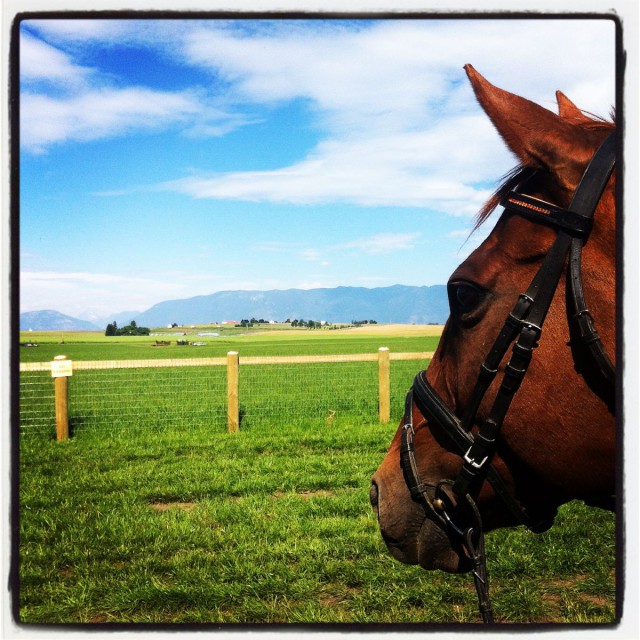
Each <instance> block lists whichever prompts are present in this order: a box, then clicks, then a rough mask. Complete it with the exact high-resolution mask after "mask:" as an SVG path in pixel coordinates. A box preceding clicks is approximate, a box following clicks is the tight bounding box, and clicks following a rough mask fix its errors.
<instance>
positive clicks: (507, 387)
mask: <svg viewBox="0 0 640 640" xmlns="http://www.w3.org/2000/svg"><path fill="white" fill-rule="evenodd" d="M615 156H616V144H615V132H613V133H611V134H610V135H609V136H608V137H607V138H606V139H605V141H604V142H603V143H602V144H601V145H600V147H599V148H598V150H597V151H596V152H595V154H594V156H593V157H592V159H591V161H590V163H589V165H588V166H587V168H586V170H585V172H584V174H583V176H582V179H581V180H580V184H579V185H578V188H577V189H576V191H575V193H574V195H573V198H572V199H571V203H570V204H569V206H568V207H567V208H566V209H563V208H561V207H557V206H555V205H552V204H549V203H548V202H545V201H542V200H539V199H537V198H533V197H531V196H528V195H525V194H522V193H517V192H515V191H511V192H509V193H508V194H507V195H506V196H505V197H504V198H503V199H502V201H501V202H500V204H501V206H503V207H504V208H505V209H507V210H509V211H511V212H514V213H516V214H518V215H521V216H524V217H526V218H528V219H529V220H532V221H533V222H535V223H539V224H543V225H547V226H550V227H552V228H554V229H555V230H556V231H557V236H556V238H555V241H554V243H553V244H552V246H551V248H550V249H549V251H548V253H547V254H546V256H545V257H544V259H543V261H542V264H541V266H540V268H539V270H538V272H537V273H536V275H535V276H534V278H533V280H532V281H531V284H530V285H529V287H528V288H527V290H526V291H525V292H524V293H521V294H520V296H519V297H518V300H517V302H516V304H515V306H514V307H513V309H512V311H511V313H510V314H509V315H508V316H507V319H506V321H505V323H504V326H503V327H502V330H501V331H500V333H499V334H498V337H497V338H496V340H495V342H494V343H493V346H492V348H491V349H490V351H489V353H488V354H487V356H486V358H485V360H484V362H483V363H482V365H481V367H480V372H479V375H478V379H477V381H476V384H475V387H474V389H473V391H472V394H471V397H470V400H469V402H468V404H467V405H466V407H465V408H464V410H463V411H462V412H461V417H460V418H459V417H458V416H457V415H455V414H454V413H453V411H452V410H451V409H450V408H449V407H448V406H447V405H446V404H445V402H444V401H443V400H442V398H441V397H440V396H439V395H438V393H437V392H436V391H435V389H434V388H433V387H432V386H431V384H430V383H429V382H428V381H427V379H426V378H425V375H424V374H425V371H421V372H419V373H418V374H417V375H416V377H415V379H414V381H413V386H412V387H411V389H410V391H409V393H408V394H407V397H406V400H405V412H404V425H403V427H402V441H401V447H400V464H401V467H402V471H403V475H404V478H405V482H406V484H407V487H408V488H409V490H410V491H411V495H412V497H413V499H414V500H416V501H418V502H419V503H420V504H421V505H422V506H423V508H424V510H425V512H426V514H427V517H429V518H430V519H431V520H433V521H434V522H435V523H436V524H438V525H439V526H441V527H442V528H443V530H445V531H446V532H447V533H448V535H449V537H450V540H451V541H452V542H453V543H456V544H458V545H460V546H461V547H462V549H463V550H464V553H465V554H466V556H467V557H468V559H469V560H470V561H471V563H472V565H473V568H472V573H473V577H474V582H475V586H476V591H477V594H478V604H479V609H480V612H481V614H482V617H483V620H484V622H488V623H492V622H493V613H492V610H491V603H490V600H489V582H488V575H487V569H486V559H485V554H484V534H483V530H482V519H481V516H480V512H479V509H478V507H477V504H476V501H477V497H478V494H479V492H480V489H481V487H482V485H483V483H484V481H485V480H487V481H488V482H489V483H490V484H491V486H492V488H493V490H494V492H495V493H496V495H497V496H499V497H500V499H501V500H502V502H503V504H504V505H505V507H506V508H507V510H508V511H509V512H510V513H511V514H512V515H513V516H514V518H515V519H516V522H518V524H523V525H525V526H527V527H528V528H529V529H530V530H531V531H534V532H536V533H540V532H542V531H546V530H547V529H548V528H549V527H550V526H551V524H552V520H553V519H552V518H551V520H549V519H548V518H547V519H544V518H543V519H538V518H535V517H533V516H532V515H531V513H530V512H529V511H528V510H527V508H526V507H525V506H524V505H522V504H521V503H520V502H519V501H518V499H517V498H516V497H515V496H513V495H512V494H511V492H510V491H509V490H508V488H507V486H506V484H505V483H504V481H503V480H502V478H501V476H500V475H499V473H498V472H497V471H496V469H495V468H494V467H493V466H492V464H491V459H492V457H493V455H494V453H495V451H496V448H497V439H498V436H499V433H500V428H501V426H502V424H503V422H504V419H505V416H506V414H507V412H508V410H509V407H510V405H511V401H512V400H513V397H514V395H515V394H516V392H517V391H518V389H519V387H520V385H521V383H522V380H523V379H524V377H525V375H526V373H527V369H528V367H529V364H530V362H531V359H532V355H533V350H534V349H535V348H536V347H537V345H538V341H539V340H540V337H541V334H542V326H543V323H544V320H545V318H546V316H547V312H548V311H549V307H550V306H551V301H552V299H553V296H554V294H555V291H556V288H557V286H558V283H559V281H560V277H561V275H562V272H563V271H564V268H565V264H566V262H567V255H568V256H569V263H568V269H567V278H568V284H567V291H568V296H567V321H568V323H569V324H570V326H571V323H572V322H574V323H575V324H576V325H577V329H578V337H579V339H580V341H581V343H582V344H583V345H584V347H585V348H586V350H587V352H588V353H589V356H590V358H591V360H592V362H593V363H594V365H595V368H596V370H597V371H598V372H599V374H600V376H601V378H602V380H603V381H604V384H605V385H607V387H608V388H609V390H610V391H611V393H613V387H614V386H615V368H614V366H613V365H612V363H611V359H610V358H609V357H608V355H607V353H606V351H605V349H604V347H603V345H602V342H601V340H600V337H599V335H598V333H597V331H596V329H595V326H594V321H593V318H592V317H591V315H590V314H589V311H588V310H587V307H586V304H585V299H584V290H583V286H582V268H581V254H582V247H583V246H584V244H585V243H586V241H587V239H588V237H589V234H590V232H591V228H592V226H593V218H594V214H595V210H596V207H597V205H598V202H599V201H600V198H601V197H602V193H603V191H604V189H605V186H606V184H607V182H608V180H609V176H610V175H611V172H612V171H613V167H614V165H615ZM511 343H513V348H512V354H511V357H510V359H509V362H508V364H507V365H506V366H505V368H504V373H503V377H502V381H501V384H500V387H499V389H498V391H497V394H496V396H495V399H494V401H493V405H492V407H491V409H490V411H489V413H488V416H487V418H486V419H484V420H483V421H482V423H481V424H480V427H479V429H478V430H477V432H476V433H475V434H473V433H472V431H471V428H472V426H473V424H474V421H475V419H476V414H477V412H478V408H479V406H480V403H481V402H482V400H483V398H484V396H485V394H486V392H487V389H488V388H489V386H490V385H491V383H492V382H493V380H494V378H495V377H496V374H497V373H498V368H499V365H500V363H501V361H502V359H503V357H504V355H505V353H506V352H507V349H508V348H509V345H511ZM414 405H415V406H416V407H417V408H418V410H419V411H420V413H421V414H422V416H423V417H424V418H425V419H426V420H427V421H428V423H429V427H430V428H432V429H433V428H435V429H438V430H439V431H440V432H442V433H444V434H446V435H447V436H448V439H449V440H450V442H451V445H452V447H453V449H454V450H455V452H456V453H458V454H459V455H460V456H461V457H462V458H463V461H464V462H463V465H462V468H461V469H460V472H459V473H458V476H457V477H456V478H455V480H450V479H442V480H440V481H438V482H436V483H432V484H429V483H423V482H422V480H421V478H420V474H419V472H418V466H417V461H416V456H415V448H414V437H415V429H414V425H413V408H414Z"/></svg>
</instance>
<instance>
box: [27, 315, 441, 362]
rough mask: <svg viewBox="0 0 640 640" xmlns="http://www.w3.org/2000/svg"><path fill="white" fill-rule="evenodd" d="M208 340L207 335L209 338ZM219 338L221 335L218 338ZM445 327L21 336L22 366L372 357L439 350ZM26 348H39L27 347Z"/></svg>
mask: <svg viewBox="0 0 640 640" xmlns="http://www.w3.org/2000/svg"><path fill="white" fill-rule="evenodd" d="M207 334H208V335H207ZM215 334H217V335H215ZM441 334H442V326H440V325H403V324H393V325H384V324H372V325H361V326H358V327H353V326H347V325H345V326H343V327H341V328H339V329H329V328H320V329H307V328H294V327H291V326H290V325H288V324H261V325H254V326H253V327H251V328H245V327H242V328H241V327H234V326H231V325H196V326H190V327H175V328H173V329H168V328H156V329H152V330H151V335H149V336H105V335H104V332H101V331H74V332H61V331H30V332H26V331H25V332H21V333H20V344H21V345H23V346H21V347H20V349H19V357H20V361H21V362H46V361H49V360H52V359H53V358H54V357H55V356H57V355H66V356H67V358H69V359H72V360H127V359H155V358H211V357H221V356H224V355H226V354H227V353H228V352H229V351H237V352H239V353H240V356H241V357H242V355H246V356H261V355H313V354H344V353H370V352H374V351H376V350H377V349H379V348H380V347H388V348H389V349H390V350H392V351H395V352H407V351H411V352H413V351H433V350H435V348H436V346H437V343H438V340H439V339H440V335H441ZM26 345H37V346H31V347H28V346H26Z"/></svg>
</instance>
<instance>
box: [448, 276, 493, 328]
mask: <svg viewBox="0 0 640 640" xmlns="http://www.w3.org/2000/svg"><path fill="white" fill-rule="evenodd" d="M484 298H485V293H484V291H483V289H481V288H480V287H478V286H476V285H475V284H472V283H471V282H466V281H457V282H450V283H449V305H450V307H451V313H453V314H454V315H455V316H456V317H457V318H459V319H464V316H468V314H471V313H472V312H473V311H475V310H476V309H477V308H478V307H479V306H480V305H481V303H482V301H483V300H484Z"/></svg>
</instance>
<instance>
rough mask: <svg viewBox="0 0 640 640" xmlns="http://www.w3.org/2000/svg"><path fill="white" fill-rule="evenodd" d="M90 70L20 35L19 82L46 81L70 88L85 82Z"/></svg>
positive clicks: (48, 47)
mask: <svg viewBox="0 0 640 640" xmlns="http://www.w3.org/2000/svg"><path fill="white" fill-rule="evenodd" d="M91 73H92V70H91V69H89V68H87V67H82V66H79V65H76V64H74V63H73V61H72V60H71V58H70V57H69V56H68V55H67V54H66V53H64V52H63V51H60V50H58V49H56V48H55V47H52V46H50V45H48V44H47V43H45V42H42V41H41V40H37V39H36V38H34V37H32V36H30V35H29V34H28V33H24V34H22V37H21V38H20V81H21V82H23V83H24V82H27V83H28V82H36V81H46V82H48V83H51V84H54V85H62V86H67V87H70V88H73V87H76V86H80V85H82V84H83V83H84V82H86V80H87V77H88V76H89V75H90V74H91Z"/></svg>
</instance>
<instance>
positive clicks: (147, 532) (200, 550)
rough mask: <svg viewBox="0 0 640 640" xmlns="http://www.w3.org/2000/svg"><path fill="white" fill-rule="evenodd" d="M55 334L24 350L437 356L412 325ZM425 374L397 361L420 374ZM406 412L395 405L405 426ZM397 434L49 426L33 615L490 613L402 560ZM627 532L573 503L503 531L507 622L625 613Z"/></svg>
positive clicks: (26, 583) (26, 473) (501, 608)
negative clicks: (391, 465) (392, 330)
mask: <svg viewBox="0 0 640 640" xmlns="http://www.w3.org/2000/svg"><path fill="white" fill-rule="evenodd" d="M380 331H382V330H380ZM43 338H46V336H43V337H42V338H41V337H39V338H38V341H39V342H38V343H39V344H40V346H39V347H37V348H21V352H20V353H21V357H25V358H29V359H32V360H36V361H37V360H43V361H46V360H49V359H51V358H52V357H53V356H54V355H57V354H58V353H60V349H59V347H60V346H64V348H65V351H64V352H63V353H65V354H66V355H68V356H69V357H71V358H73V359H76V360H79V359H89V358H84V357H82V354H83V353H86V354H93V355H91V357H90V359H113V358H115V357H116V356H114V352H115V351H117V352H118V353H119V354H120V355H118V356H117V357H118V358H127V357H128V358H138V357H144V358H147V357H151V356H147V355H146V354H147V353H152V352H156V351H157V352H162V354H163V355H162V356H159V357H178V356H176V355H175V353H180V352H181V350H186V351H187V352H189V353H194V354H195V355H197V356H202V355H204V353H203V352H204V351H205V350H209V349H210V350H211V351H209V353H207V354H206V355H207V356H211V355H216V356H217V355H224V353H226V351H227V350H228V345H229V344H233V347H232V348H234V349H235V350H237V351H239V352H240V353H241V354H243V353H245V354H247V355H265V354H281V353H287V354H292V353H355V352H360V351H362V352H371V351H375V350H376V349H377V348H378V347H379V346H389V347H390V348H391V349H392V350H395V351H429V350H432V349H433V347H434V346H435V342H436V341H437V337H435V338H434V337H429V336H425V335H419V332H417V331H414V332H412V333H411V334H410V335H392V334H389V335H384V333H381V332H379V333H377V334H373V335H372V334H367V333H357V331H352V332H346V331H345V332H341V331H331V332H329V331H327V332H320V331H305V332H291V334H279V335H278V334H260V335H248V336H237V337H233V338H228V339H227V338H224V337H223V336H221V338H219V339H218V338H217V339H216V340H220V342H215V344H208V345H207V346H206V347H198V348H190V347H177V346H173V345H172V346H170V347H162V348H154V347H152V346H151V342H149V339H147V341H146V342H145V340H143V339H131V340H126V339H121V338H118V339H117V340H118V341H119V342H117V343H114V342H112V340H113V339H109V341H108V342H105V340H106V339H105V338H104V337H102V338H100V336H93V339H91V340H90V339H89V336H86V335H79V336H73V338H72V337H71V336H68V335H67V336H65V344H64V345H59V344H58V342H59V341H58V340H57V337H53V338H52V339H51V340H50V342H47V341H46V339H43ZM151 341H153V338H152V339H151ZM223 341H228V342H227V344H223ZM211 342H213V341H211ZM141 350H144V351H141ZM216 350H219V352H218V351H216ZM35 352H37V353H38V354H46V357H42V358H40V357H33V354H34V353H35ZM141 352H142V353H145V355H144V356H140V355H138V354H140V353H141ZM167 352H169V353H171V355H167ZM180 357H186V356H180ZM402 364H403V365H404V364H405V363H402ZM406 364H408V365H412V363H406ZM413 373H415V372H414V371H411V370H410V367H409V368H408V369H407V370H406V371H405V370H404V369H403V370H402V376H406V377H407V380H408V384H410V379H411V376H412V374H413ZM407 380H403V381H400V382H399V383H398V385H399V386H398V389H399V390H400V389H401V388H402V387H403V386H404V385H406V384H407ZM189 384H191V383H189ZM334 384H335V385H337V386H339V385H340V384H341V382H340V380H336V382H335V383H334ZM397 412H398V405H396V408H395V409H394V418H392V422H395V421H396V419H397V417H398V416H397V415H396V413H397ZM394 430H395V426H394V424H389V425H381V424H379V423H378V422H377V420H375V416H372V417H371V418H370V419H367V418H365V417H363V413H362V412H361V411H356V412H355V413H351V414H350V413H349V412H348V411H347V410H345V411H344V412H341V413H339V414H338V415H337V416H336V419H335V420H334V421H332V422H331V423H328V422H327V421H326V420H325V419H324V417H322V418H320V417H313V418H309V417H305V416H304V415H302V416H295V417H292V416H288V415H281V416H272V417H269V416H265V417H263V418H262V419H261V420H253V421H251V420H249V421H248V422H247V423H246V424H245V425H244V427H241V430H240V432H239V433H236V434H228V433H227V432H226V429H225V426H224V424H220V425H219V426H211V425H199V424H191V425H189V426H188V428H186V427H185V426H184V425H181V426H179V425H166V424H162V425H158V426H156V427H154V426H153V425H149V426H147V427H146V428H139V429H136V428H126V429H93V428H90V427H89V426H87V427H86V428H81V429H78V430H77V432H76V434H75V435H74V437H73V438H72V439H70V440H68V441H65V442H55V441H54V440H53V438H52V437H51V435H50V434H32V435H28V436H24V437H21V438H20V443H19V444H20V458H19V469H20V481H19V494H20V523H19V524H20V541H19V542H20V544H19V556H18V558H19V609H20V619H21V621H22V622H24V623H34V624H47V623H116V622H119V623H123V622H124V623H163V624H171V623H208V624H225V623H243V624H246V623H287V624H320V623H350V624H371V623H458V622H459V623H476V622H478V621H479V615H478V613H477V610H476V599H475V592H474V590H473V586H472V580H471V578H470V577H469V576H451V575H445V574H442V573H439V572H425V571H423V570H421V569H419V568H417V567H408V566H405V565H402V564H400V563H398V562H396V561H394V560H393V559H392V558H391V557H390V556H389V555H388V553H387V551H386V549H385V547H384V544H383V542H382V540H381V538H380V534H379V532H378V529H377V523H376V521H375V516H374V514H373V512H372V510H371V508H370V506H369V503H368V490H369V482H370V478H371V475H372V474H373V472H374V471H375V469H376V468H377V466H378V465H379V463H380V461H381V460H382V458H383V457H384V455H385V453H386V450H387V447H388V444H389V442H390V440H391V437H392V435H393V432H394ZM615 540H616V538H615V519H614V517H613V515H612V514H610V513H607V512H603V511H599V510H596V509H589V508H586V507H585V506H584V505H582V504H580V503H571V504H569V505H566V506H565V507H563V508H562V509H561V512H560V514H559V516H558V518H557V520H556V525H555V526H554V527H553V528H552V529H551V530H550V531H548V532H546V533H544V534H542V535H539V536H536V535H534V534H531V533H529V532H527V531H524V530H521V529H513V530H504V531H497V532H493V533H490V534H489V535H488V536H487V554H488V566H489V572H490V578H491V589H492V598H493V604H494V610H495V612H496V617H497V619H498V620H499V621H500V622H507V623H529V622H537V623H548V622H551V623H605V624H606V623H612V622H613V621H614V620H615V616H616V610H615V603H616V581H615Z"/></svg>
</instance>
